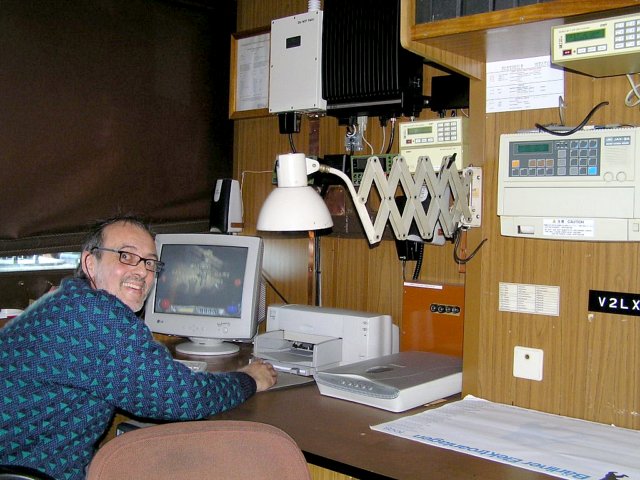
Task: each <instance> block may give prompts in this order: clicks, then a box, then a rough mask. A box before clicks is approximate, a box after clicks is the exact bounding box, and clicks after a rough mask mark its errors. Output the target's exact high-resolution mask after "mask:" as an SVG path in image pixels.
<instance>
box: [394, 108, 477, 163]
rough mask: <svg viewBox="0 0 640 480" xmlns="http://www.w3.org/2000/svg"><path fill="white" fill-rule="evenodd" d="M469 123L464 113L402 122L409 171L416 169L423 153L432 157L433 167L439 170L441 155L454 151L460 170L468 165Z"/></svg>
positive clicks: (404, 148) (402, 142)
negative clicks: (463, 115)
mask: <svg viewBox="0 0 640 480" xmlns="http://www.w3.org/2000/svg"><path fill="white" fill-rule="evenodd" d="M468 123H469V121H468V119H467V118H464V117H449V118H438V119H435V120H424V121H418V122H402V123H400V124H399V125H400V154H401V155H402V156H403V157H404V159H405V161H406V162H407V166H408V167H409V171H410V172H411V173H414V172H415V170H416V166H417V164H418V158H419V157H423V156H427V157H429V158H430V159H431V164H432V165H433V169H434V170H435V171H439V170H440V164H441V163H442V159H443V158H444V157H448V156H450V155H453V154H454V153H455V154H456V167H457V168H458V170H462V168H463V167H465V166H467V164H468V163H469V162H468V161H467V160H466V158H465V155H466V152H467V151H468V150H469V146H468V143H467V142H468V141H467V138H468V133H467V128H468V126H467V125H468Z"/></svg>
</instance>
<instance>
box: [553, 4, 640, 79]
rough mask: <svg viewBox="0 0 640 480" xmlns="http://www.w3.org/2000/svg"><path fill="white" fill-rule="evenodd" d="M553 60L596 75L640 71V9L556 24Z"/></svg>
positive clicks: (577, 70) (578, 70)
mask: <svg viewBox="0 0 640 480" xmlns="http://www.w3.org/2000/svg"><path fill="white" fill-rule="evenodd" d="M551 55H552V59H551V61H552V62H553V63H555V64H556V65H560V66H562V67H566V68H569V69H571V70H575V71H576V72H581V73H586V74H587V75H591V76H593V77H607V76H611V75H623V74H625V73H636V72H640V12H637V13H633V14H631V15H623V16H619V17H611V18H605V19H601V20H595V21H588V22H580V23H572V24H568V25H559V26H555V27H553V28H552V33H551Z"/></svg>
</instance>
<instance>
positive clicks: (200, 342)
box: [176, 337, 240, 355]
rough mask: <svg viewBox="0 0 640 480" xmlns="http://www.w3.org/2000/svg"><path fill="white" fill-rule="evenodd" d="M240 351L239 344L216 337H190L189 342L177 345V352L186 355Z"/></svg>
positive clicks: (221, 353)
mask: <svg viewBox="0 0 640 480" xmlns="http://www.w3.org/2000/svg"><path fill="white" fill-rule="evenodd" d="M238 351H240V347H239V346H238V345H235V344H233V343H229V342H225V341H223V340H217V339H215V338H192V337H190V338H189V341H188V342H184V343H180V344H178V345H176V352H179V353H184V354H185V355H230V354H232V353H238Z"/></svg>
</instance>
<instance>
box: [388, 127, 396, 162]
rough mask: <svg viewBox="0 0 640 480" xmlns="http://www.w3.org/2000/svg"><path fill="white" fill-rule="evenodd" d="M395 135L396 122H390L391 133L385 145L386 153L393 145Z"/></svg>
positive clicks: (389, 151)
mask: <svg viewBox="0 0 640 480" xmlns="http://www.w3.org/2000/svg"><path fill="white" fill-rule="evenodd" d="M395 136H396V122H394V121H392V122H391V135H390V136H389V144H388V145H387V151H386V152H385V153H386V154H389V153H391V148H392V147H393V140H394V138H395Z"/></svg>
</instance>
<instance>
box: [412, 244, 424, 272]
mask: <svg viewBox="0 0 640 480" xmlns="http://www.w3.org/2000/svg"><path fill="white" fill-rule="evenodd" d="M423 257H424V243H422V242H419V244H418V260H417V261H416V266H415V268H414V269H413V280H417V279H418V278H420V270H422V259H423Z"/></svg>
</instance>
